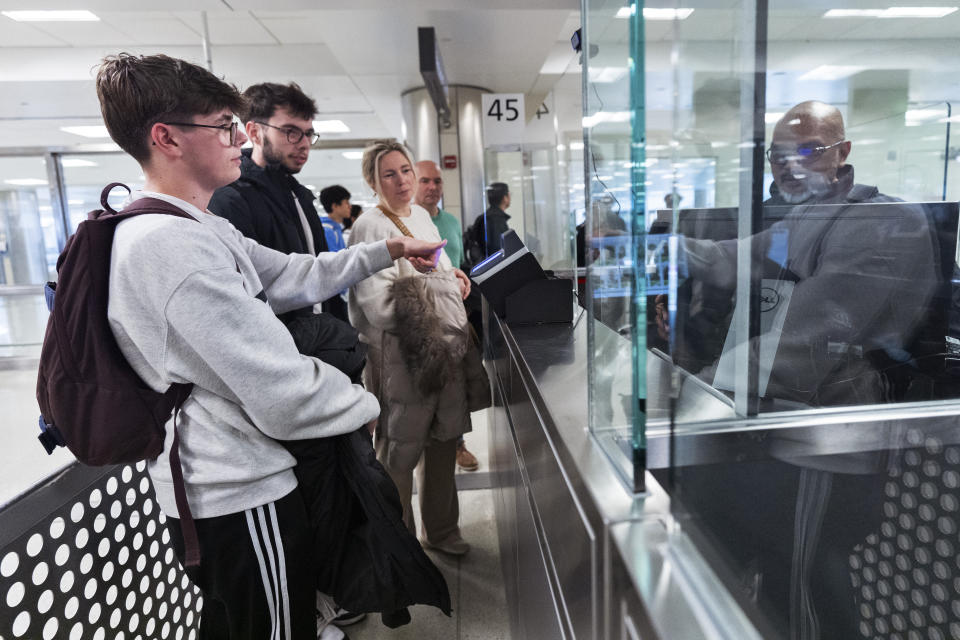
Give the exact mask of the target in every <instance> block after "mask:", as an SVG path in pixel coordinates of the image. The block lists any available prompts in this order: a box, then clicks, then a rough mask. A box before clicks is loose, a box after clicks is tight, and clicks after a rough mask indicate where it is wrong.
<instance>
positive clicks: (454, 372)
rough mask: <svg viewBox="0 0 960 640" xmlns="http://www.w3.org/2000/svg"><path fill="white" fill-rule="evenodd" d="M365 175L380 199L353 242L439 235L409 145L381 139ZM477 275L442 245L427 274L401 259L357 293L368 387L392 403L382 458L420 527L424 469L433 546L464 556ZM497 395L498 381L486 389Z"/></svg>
mask: <svg viewBox="0 0 960 640" xmlns="http://www.w3.org/2000/svg"><path fill="white" fill-rule="evenodd" d="M361 166H362V168H363V177H364V180H366V182H367V184H368V185H370V188H372V189H373V191H374V193H376V194H377V196H378V198H379V201H380V202H379V204H378V205H377V206H376V207H374V208H371V209H368V210H367V211H365V212H364V213H363V215H362V216H360V218H359V219H358V220H357V222H356V224H354V226H353V231H352V233H351V235H350V245H351V246H353V245H355V244H358V243H361V242H370V241H372V240H373V239H374V238H380V239H383V238H396V237H403V236H407V235H410V236H412V237H416V238H422V239H424V240H430V241H439V240H440V234H439V233H438V232H437V228H436V227H435V226H434V224H433V223H432V222H431V221H430V214H428V213H427V212H426V211H425V210H424V209H423V208H422V207H420V206H419V205H416V204H411V201H412V200H413V197H414V194H415V190H416V186H417V185H416V182H417V179H416V174H415V172H414V162H413V158H412V157H411V155H410V152H409V151H408V150H407V148H406V147H404V146H403V145H401V144H399V143H397V142H393V141H389V140H381V141H377V142H376V143H374V144H373V145H372V146H371V147H369V148H367V149H366V150H365V151H364V155H363V162H362V165H361ZM469 291H470V280H469V279H468V278H467V276H466V275H465V274H464V273H463V272H462V271H460V269H457V268H455V267H454V266H453V264H452V263H451V262H450V258H449V257H448V256H447V254H445V253H443V252H442V251H440V252H438V254H437V269H436V272H435V273H429V274H426V275H424V276H422V275H420V274H418V273H417V272H416V271H415V270H413V269H411V268H409V267H408V265H405V264H403V263H401V262H398V263H396V265H395V267H394V268H393V269H386V270H384V271H383V272H382V273H381V275H380V276H378V277H375V278H367V279H366V280H364V281H363V282H358V283H357V284H356V285H355V286H354V287H352V288H351V289H350V294H349V303H350V319H351V320H352V321H353V323H354V326H356V327H357V329H358V330H359V331H360V333H361V335H362V336H363V338H364V340H365V341H366V342H367V344H368V346H369V356H368V363H367V367H366V369H365V370H364V372H363V374H364V377H363V380H364V386H365V387H366V388H367V389H369V390H370V391H371V393H374V394H376V396H377V397H378V399H379V400H380V402H381V403H382V406H383V414H382V415H381V417H380V421H379V422H378V423H377V430H376V441H375V447H376V450H377V458H378V459H379V460H380V462H381V463H382V464H383V466H384V467H385V468H386V469H387V471H388V473H389V474H390V476H391V477H392V478H393V481H394V483H395V484H396V485H397V489H398V490H399V492H400V499H401V502H402V503H403V519H404V522H405V523H406V524H407V528H408V529H409V530H410V531H411V532H416V527H415V525H414V519H413V513H412V505H411V495H412V489H413V473H414V470H416V473H417V488H418V498H419V503H420V515H421V521H422V526H423V535H422V536H421V538H420V542H421V543H422V544H423V545H424V547H427V548H432V549H437V550H439V551H442V552H444V553H449V554H452V555H463V554H465V553H467V552H468V551H469V550H470V545H469V544H467V542H466V541H464V539H463V538H462V537H461V535H460V526H459V523H458V520H459V516H460V506H459V502H458V498H457V487H456V483H455V481H454V473H455V465H456V453H457V441H458V439H459V437H460V436H461V435H463V434H464V433H465V432H467V431H470V429H471V425H470V410H469V406H470V404H469V398H470V387H469V386H468V378H467V367H466V355H467V351H468V348H469V342H468V341H469V340H470V334H469V328H468V326H467V318H466V313H465V311H464V307H463V304H462V302H461V300H462V299H463V298H465V297H466V296H467V294H468V293H469ZM486 392H487V394H489V386H488V387H487V389H486Z"/></svg>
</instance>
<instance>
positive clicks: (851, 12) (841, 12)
mask: <svg viewBox="0 0 960 640" xmlns="http://www.w3.org/2000/svg"><path fill="white" fill-rule="evenodd" d="M883 11H884V10H883V9H830V10H829V11H827V12H826V13H825V14H823V17H824V18H877V17H879V16H880V14H881V13H883Z"/></svg>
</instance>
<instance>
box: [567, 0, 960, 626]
mask: <svg viewBox="0 0 960 640" xmlns="http://www.w3.org/2000/svg"><path fill="white" fill-rule="evenodd" d="M587 10H588V20H587V27H588V29H587V30H588V33H587V34H586V35H585V42H589V43H592V44H594V45H596V47H597V48H596V50H592V49H591V50H590V51H586V50H585V52H584V56H583V58H584V65H585V67H587V70H585V102H586V104H587V105H588V107H589V111H588V112H587V113H585V114H584V115H585V116H586V117H585V119H584V127H585V130H586V131H587V132H588V134H589V143H588V146H587V148H586V151H585V161H586V162H587V163H588V167H587V173H588V176H589V179H588V181H587V184H586V186H585V191H586V192H587V194H588V204H587V206H586V224H584V225H583V230H582V231H581V236H582V237H583V242H582V246H583V252H584V260H585V262H586V264H588V265H589V282H590V284H591V287H592V289H591V292H592V298H591V300H590V303H591V304H592V305H593V309H594V318H595V319H596V322H595V323H594V325H595V326H593V330H594V333H593V340H592V343H591V355H592V357H593V360H594V361H593V364H592V372H593V376H594V377H593V379H592V380H591V402H592V405H591V411H592V413H591V420H592V422H591V426H592V428H593V430H594V433H595V434H598V435H599V436H600V437H601V438H602V437H603V436H604V434H608V433H614V434H622V433H624V431H623V430H622V429H623V427H624V425H625V423H626V422H627V421H628V419H627V416H625V411H624V408H626V409H627V411H629V407H631V406H633V405H632V401H633V400H635V399H638V398H640V397H642V396H640V394H639V392H637V391H636V390H635V392H634V394H633V397H631V398H629V399H627V400H625V399H624V398H623V393H624V389H625V388H629V387H628V385H624V384H623V379H624V378H625V375H624V374H623V373H621V372H620V370H619V367H622V366H623V362H624V359H625V358H626V357H627V356H625V354H626V353H628V352H629V350H630V349H633V350H634V352H635V353H636V354H637V355H638V357H636V358H635V359H634V362H633V367H632V369H633V371H632V373H633V374H634V376H635V378H636V377H637V376H638V374H640V373H645V375H646V391H647V394H648V397H647V403H646V409H647V412H648V414H649V416H650V421H649V422H648V423H647V426H648V430H647V435H648V449H649V450H650V451H651V454H652V455H651V460H652V461H654V465H653V466H654V467H660V468H654V471H653V474H654V476H655V477H656V478H657V479H658V480H659V481H660V482H661V483H662V484H663V485H664V486H665V488H666V489H667V491H668V493H669V494H670V497H671V508H672V509H673V511H674V513H675V514H676V515H677V516H678V518H679V519H680V521H681V523H682V525H681V529H682V533H683V534H684V535H689V536H690V537H691V538H692V539H693V541H694V542H695V544H696V547H697V549H698V550H699V552H700V553H702V555H703V556H704V557H705V558H706V559H707V560H708V561H709V563H710V566H711V567H712V569H713V570H714V571H715V573H716V575H717V576H719V577H720V579H721V580H722V581H723V583H724V584H725V585H726V587H727V588H728V590H729V593H730V594H732V596H733V597H734V598H735V600H736V601H737V603H738V604H739V606H740V607H741V608H742V609H743V611H744V612H745V613H746V615H747V617H748V618H749V620H750V621H751V623H752V624H754V625H755V626H756V629H757V630H758V632H759V634H760V635H761V636H762V637H764V638H791V639H799V638H803V639H806V638H811V639H812V638H844V639H846V638H862V637H863V638H867V637H869V638H872V637H882V638H896V637H900V638H909V637H920V638H950V637H960V605H958V606H956V607H955V606H954V604H955V603H958V602H960V568H958V567H960V565H958V564H957V562H956V559H957V553H958V549H960V546H958V545H960V538H958V537H957V536H958V535H960V501H958V500H957V499H955V498H954V495H955V494H956V492H957V489H960V431H958V429H957V426H956V425H957V420H956V416H955V415H954V414H956V413H957V411H956V409H955V408H954V407H953V405H952V404H950V403H944V402H941V401H944V400H947V401H950V400H956V399H958V398H960V315H958V311H957V303H956V302H955V299H957V298H958V296H957V295H956V293H955V292H956V290H957V285H958V283H960V276H958V273H960V271H958V267H957V250H958V247H957V227H958V208H957V199H958V197H960V177H958V173H960V172H958V171H957V168H958V165H957V161H958V158H960V147H958V146H957V144H956V135H955V132H953V131H951V127H952V125H953V123H954V122H955V121H956V120H957V118H958V116H957V115H956V114H955V113H954V102H955V101H956V100H957V98H958V95H957V92H956V90H955V88H954V80H953V76H955V75H956V69H955V68H954V67H955V66H956V65H955V64H954V62H953V61H952V60H951V61H950V62H946V61H944V63H943V64H941V65H938V66H936V67H932V66H931V65H930V64H929V60H930V59H933V58H937V59H940V58H939V57H938V55H937V54H936V52H937V51H939V50H941V49H942V47H943V46H944V45H945V43H946V41H947V40H946V39H948V38H949V37H952V36H951V35H949V34H952V33H954V32H955V30H956V29H958V28H960V15H956V14H958V13H960V12H954V13H950V14H949V15H944V16H943V17H941V18H939V19H937V20H925V19H923V18H921V17H916V16H914V17H911V18H906V17H903V16H902V15H901V14H897V16H898V17H897V16H895V17H893V18H891V17H890V14H886V12H885V11H874V12H873V13H870V12H862V13H860V12H853V11H851V12H847V13H843V14H842V15H841V14H837V13H831V12H829V11H828V10H827V9H824V8H823V7H817V6H813V5H811V4H810V3H805V4H804V3H800V5H798V4H797V3H787V2H783V1H781V0H775V1H772V2H770V3H754V2H751V1H750V0H740V1H738V2H734V3H732V4H730V3H727V4H726V5H724V6H722V7H721V6H706V5H704V6H702V7H699V6H698V7H697V8H696V9H695V10H692V11H689V12H688V13H686V14H685V15H684V16H683V18H682V19H681V18H680V16H679V14H676V13H675V14H674V16H673V17H674V19H672V20H665V21H660V20H657V21H654V20H653V18H652V17H651V16H653V15H656V14H654V13H652V12H651V13H650V15H649V16H647V20H646V24H645V25H644V26H643V38H642V39H639V40H638V41H635V42H634V43H633V44H632V45H628V43H629V38H628V37H627V36H628V35H629V34H628V29H629V26H628V23H629V22H630V21H629V19H628V18H629V17H630V16H631V15H632V14H633V13H635V12H636V9H632V10H631V9H630V8H629V7H627V8H623V11H622V12H621V11H620V10H619V9H618V8H616V7H614V6H612V4H611V3H608V2H604V1H603V0H588V2H587ZM621 13H622V15H619V14H621ZM642 13H643V14H645V15H646V14H647V13H648V12H647V11H643V12H642ZM879 13H884V14H885V15H884V16H883V18H884V19H881V17H880V16H879ZM828 14H830V15H828ZM618 15H619V17H618ZM751 21H755V23H756V24H761V25H763V24H766V25H767V28H766V33H761V34H760V35H759V36H757V37H759V38H761V39H763V41H762V42H759V43H758V42H755V41H754V37H755V36H756V35H757V34H756V32H755V30H754V29H753V26H754V25H753V24H752V23H751ZM759 45H764V46H759ZM631 47H632V48H631ZM628 49H629V50H628ZM758 50H759V51H765V56H759V57H758V56H756V55H755V54H756V52H757V51H758ZM931 56H932V57H933V58H931ZM637 60H643V61H645V62H644V64H643V65H642V70H643V91H642V92H637V91H631V87H630V74H629V73H625V74H618V73H617V72H616V71H615V70H616V68H629V65H630V63H631V61H637ZM755 93H756V94H758V95H754V94H755ZM641 95H642V98H640V99H639V101H638V100H637V99H636V98H637V96H641ZM639 112H642V114H643V116H644V117H643V119H634V120H632V121H631V120H630V119H629V118H626V119H625V118H624V116H623V114H625V113H626V114H631V113H632V114H633V116H634V117H635V116H636V114H637V113H639ZM951 134H953V135H951ZM638 140H639V142H640V144H639V148H641V149H642V150H643V152H644V154H645V155H644V156H643V157H641V158H639V160H640V161H641V162H642V166H643V171H639V170H637V169H638V168H637V167H634V168H633V169H634V175H633V177H632V178H631V179H627V180H625V179H623V177H622V176H620V175H618V174H617V171H622V170H623V169H624V168H625V167H627V166H629V162H630V161H631V159H634V160H637V159H638V158H637V156H633V157H631V151H630V149H629V146H630V143H631V141H633V142H634V144H635V145H636V143H637V141H638ZM638 155H639V154H638ZM631 190H632V192H633V194H636V193H638V192H639V193H642V194H643V196H644V197H643V198H636V197H635V196H632V195H631ZM637 202H642V211H632V210H630V209H631V208H638V205H637V204H636V203H637ZM618 221H619V222H618ZM621 223H622V228H618V227H620V224H621ZM638 225H642V226H643V227H644V231H646V232H647V234H646V235H645V236H643V235H641V234H639V233H637V231H638V230H637V229H636V227H637V226H638ZM624 236H625V237H624ZM641 238H642V241H638V240H639V239H641ZM640 266H642V269H641V270H639V271H631V269H636V268H637V267H640ZM640 283H642V284H643V286H644V287H646V298H645V300H643V301H640V300H635V301H629V300H626V299H624V298H623V296H622V293H623V290H624V289H625V288H627V287H633V288H634V289H635V290H637V289H640V287H637V286H636V285H638V284H640ZM642 302H645V303H646V308H645V309H644V305H643V304H642ZM624 305H627V306H626V307H624ZM631 314H633V317H635V318H639V321H640V322H644V321H645V329H646V331H645V333H644V332H640V331H635V329H636V327H635V326H634V325H633V323H634V321H633V320H631ZM618 334H621V335H622V336H624V338H622V339H620V341H619V342H618V341H617V338H618V337H620V336H618ZM627 336H629V338H630V339H629V340H628V339H626V337H627ZM644 336H645V337H646V340H647V344H643V342H642V340H641V338H642V337H644ZM934 402H936V404H934ZM907 403H909V404H907ZM925 413H926V414H927V415H926V416H925V415H924V414H925ZM609 440H611V441H617V436H616V435H614V436H612V437H610V438H609Z"/></svg>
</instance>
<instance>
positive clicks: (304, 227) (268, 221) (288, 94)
mask: <svg viewBox="0 0 960 640" xmlns="http://www.w3.org/2000/svg"><path fill="white" fill-rule="evenodd" d="M243 95H244V97H245V98H246V100H247V109H246V112H245V114H244V116H243V117H244V121H245V122H246V125H245V130H246V136H247V137H248V138H249V139H250V142H251V143H252V144H253V147H252V148H250V149H244V150H243V151H242V153H243V157H242V159H241V164H240V178H239V179H238V180H236V181H235V182H233V183H232V184H230V185H228V186H226V187H224V188H222V189H218V190H217V192H216V193H214V194H213V198H212V199H211V200H210V210H211V211H213V212H214V213H216V214H217V215H219V216H223V217H224V218H226V219H227V220H229V221H230V222H232V223H233V226H235V227H236V228H237V229H238V230H239V231H240V232H241V233H242V234H243V235H245V236H247V237H248V238H252V239H253V240H256V241H257V242H258V243H260V244H262V245H264V246H267V247H270V248H271V249H276V250H277V251H282V252H283V253H309V254H311V255H317V254H319V253H321V252H323V251H329V246H328V245H327V240H326V235H325V233H324V230H323V225H322V224H321V221H320V217H319V215H318V214H317V209H316V206H315V205H314V195H313V193H312V192H311V191H310V190H309V189H307V188H306V187H304V186H303V185H301V184H300V183H299V182H298V181H297V179H296V177H295V176H296V174H297V173H299V172H300V170H301V169H303V165H305V164H306V163H307V159H308V158H309V157H310V146H311V145H312V144H313V143H314V142H316V141H317V139H318V138H319V135H318V134H317V133H316V132H315V131H314V130H313V116H314V115H316V112H317V105H316V103H315V102H314V100H313V99H312V98H310V97H309V96H308V95H306V94H305V93H304V92H303V90H302V89H300V87H299V86H298V85H297V84H296V83H293V82H291V83H290V84H286V85H284V84H276V83H273V82H264V83H261V84H255V85H252V86H250V87H248V88H247V90H246V91H244V92H243ZM322 309H323V311H326V312H329V313H330V314H332V315H333V316H335V317H336V318H339V319H340V320H343V321H344V322H349V318H348V315H347V305H346V303H345V302H344V301H343V300H342V299H341V298H340V296H334V297H332V298H330V299H329V300H326V301H324V303H323V305H322ZM311 313H312V311H311V309H309V308H307V309H300V310H296V311H295V312H293V313H288V314H286V315H285V316H283V317H282V318H281V319H282V320H283V321H284V323H285V324H287V326H288V327H291V332H295V331H297V330H298V329H296V328H295V327H301V326H303V324H304V321H303V318H309V315H310V314H311ZM298 318H299V320H298ZM296 337H297V336H296V334H295V335H294V338H295V339H296Z"/></svg>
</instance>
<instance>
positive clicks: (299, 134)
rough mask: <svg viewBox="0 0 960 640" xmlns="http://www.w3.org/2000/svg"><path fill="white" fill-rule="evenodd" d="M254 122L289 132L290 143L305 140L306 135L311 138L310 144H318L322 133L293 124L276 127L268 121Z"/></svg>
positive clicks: (288, 139)
mask: <svg viewBox="0 0 960 640" xmlns="http://www.w3.org/2000/svg"><path fill="white" fill-rule="evenodd" d="M254 122H256V123H257V124H262V125H263V126H265V127H270V128H271V129H276V130H278V131H283V132H284V133H285V134H287V142H289V143H290V144H297V143H298V142H300V141H301V140H303V139H304V137H307V138H309V140H310V144H316V143H317V140H319V139H320V134H319V133H317V132H316V131H314V130H313V129H310V130H308V131H304V130H303V129H300V128H298V127H294V126H292V125H287V126H285V127H275V126H274V125H272V124H267V123H266V122H261V121H259V120H254Z"/></svg>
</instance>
